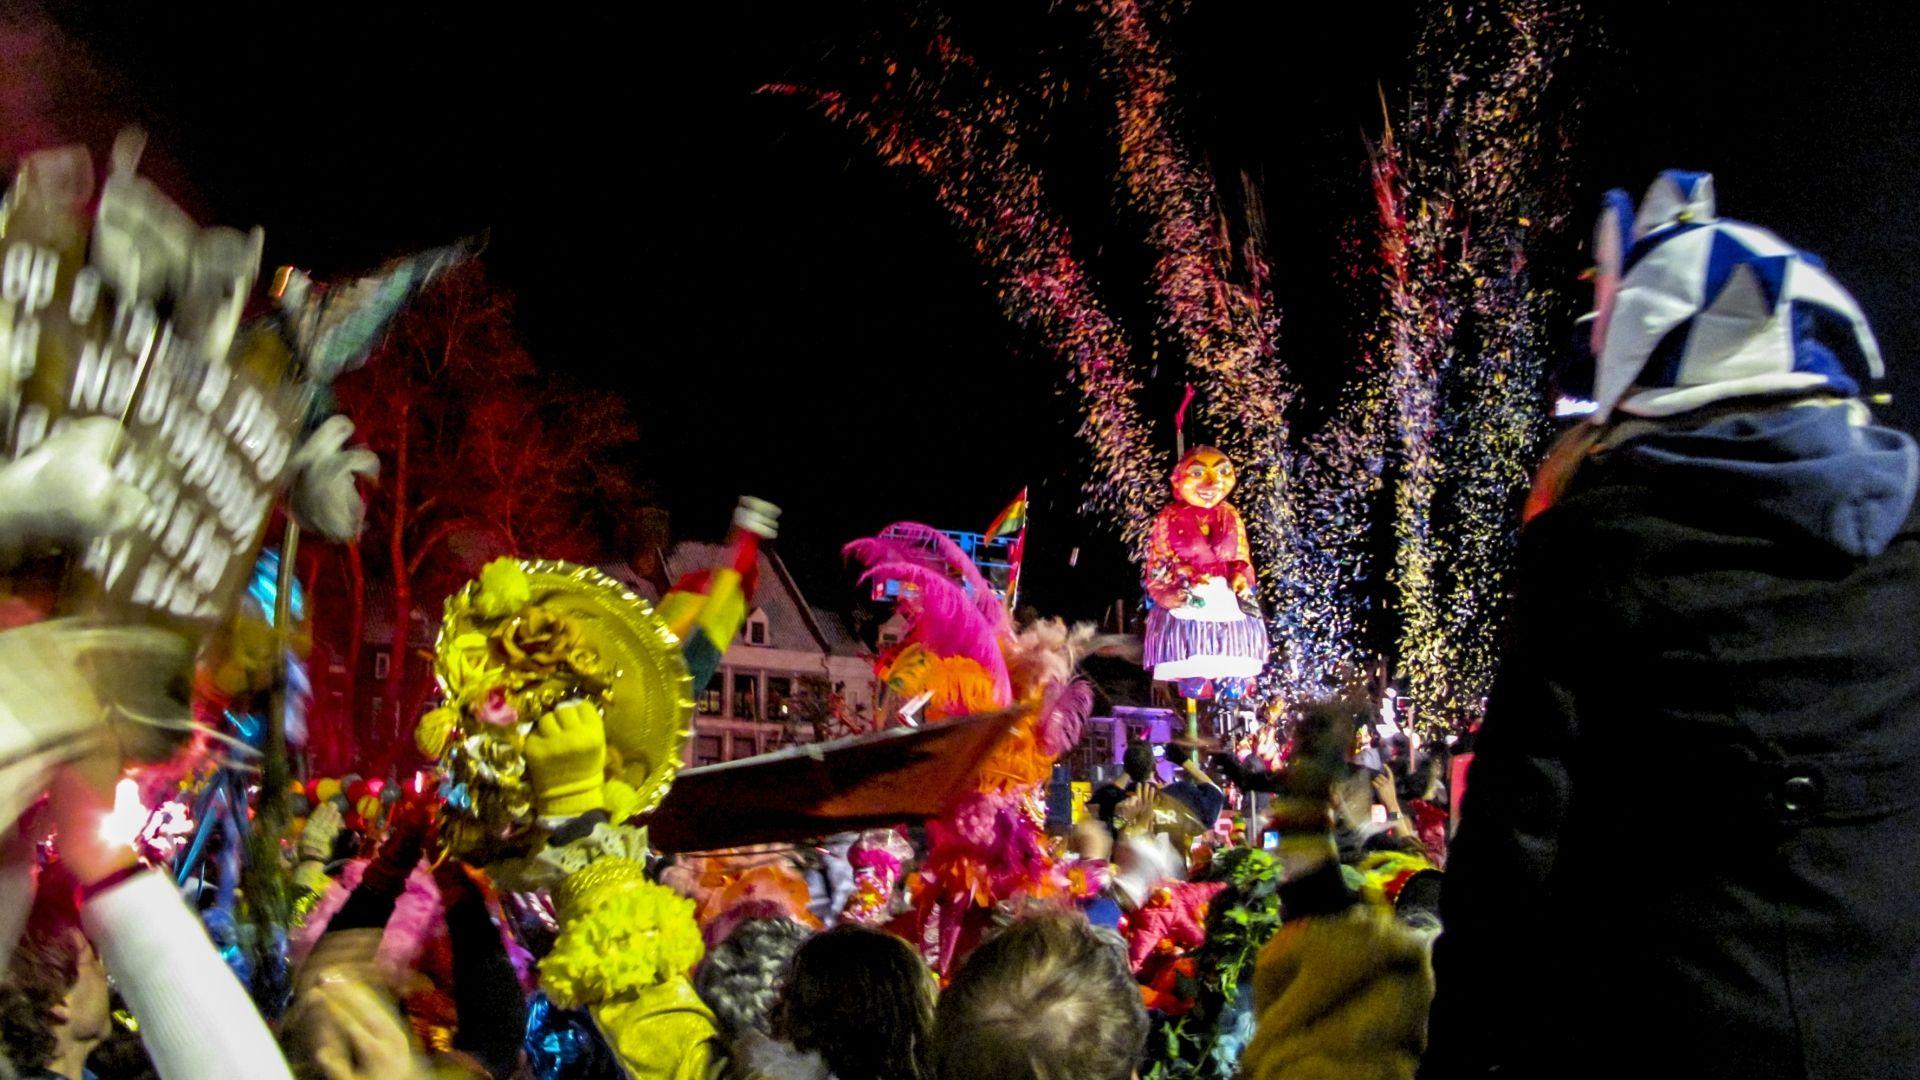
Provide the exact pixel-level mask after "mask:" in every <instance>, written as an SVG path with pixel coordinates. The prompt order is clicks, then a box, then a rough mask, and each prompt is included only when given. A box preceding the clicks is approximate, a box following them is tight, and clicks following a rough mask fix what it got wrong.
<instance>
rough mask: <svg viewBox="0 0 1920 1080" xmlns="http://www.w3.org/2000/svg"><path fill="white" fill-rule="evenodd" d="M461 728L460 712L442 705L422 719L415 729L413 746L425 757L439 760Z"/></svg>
mask: <svg viewBox="0 0 1920 1080" xmlns="http://www.w3.org/2000/svg"><path fill="white" fill-rule="evenodd" d="M459 726H460V713H459V710H457V709H453V708H450V707H448V706H445V705H442V706H441V707H439V708H437V709H434V710H432V711H431V712H429V713H427V714H426V715H425V716H422V717H421V718H420V722H419V723H418V724H415V725H414V728H413V745H414V746H416V747H418V748H419V750H420V754H421V756H423V757H429V758H437V757H439V756H440V754H441V753H442V752H443V751H445V750H446V748H447V743H448V741H450V740H451V739H452V738H453V733H454V731H455V730H456V729H458V728H459Z"/></svg>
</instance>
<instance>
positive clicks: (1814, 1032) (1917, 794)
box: [1421, 403, 1920, 1080]
mask: <svg viewBox="0 0 1920 1080" xmlns="http://www.w3.org/2000/svg"><path fill="white" fill-rule="evenodd" d="M1851 408H1857V407H1850V406H1847V405H1845V404H1838V403H1824V404H1802V405H1799V406H1793V407H1782V408H1775V409H1768V410H1760V411H1752V412H1744V413H1743V412H1731V413H1722V414H1720V415H1717V416H1715V417H1713V418H1710V419H1705V420H1694V421H1690V422H1668V423H1666V424H1663V425H1649V429H1648V430H1647V431H1645V432H1643V433H1641V434H1640V435H1638V436H1637V437H1634V438H1632V439H1629V440H1626V441H1624V442H1623V443H1622V444H1621V445H1618V446H1616V447H1614V448H1613V449H1611V450H1609V451H1607V452H1606V453H1604V454H1602V455H1599V456H1596V457H1594V458H1592V459H1589V461H1588V462H1587V464H1585V465H1583V466H1582V468H1581V470H1580V472H1579V474H1577V475H1576V477H1575V478H1574V480H1573V482H1572V484H1571V485H1570V486H1569V488H1568V490H1567V491H1566V493H1565V494H1564V495H1563V496H1562V498H1561V499H1560V501H1559V502H1558V503H1557V504H1556V505H1554V506H1553V507H1552V508H1551V509H1549V510H1547V511H1546V512H1545V513H1543V514H1541V515H1540V516H1538V517H1537V518H1535V519H1534V521H1533V522H1532V523H1531V524H1530V525H1529V526H1528V527H1527V529H1526V530H1525V532H1524V533H1523V535H1522V538H1521V544H1520V557H1519V566H1518V576H1517V580H1516V582H1515V604H1516V608H1515V612H1514V619H1513V622H1512V624H1511V631H1512V644H1511V647H1510V649H1509V650H1508V652H1507V654H1506V657H1505V659H1504V661H1503V665H1502V668H1501V671H1500V674H1499V677H1498V679H1497V681H1496V684H1495V688H1494V691H1493V693H1492V695H1491V697H1490V699H1489V704H1488V715H1487V719H1486V723H1485V725H1484V727H1483V728H1482V730H1481V732H1480V737H1479V741H1478V744H1477V747H1476V750H1477V753H1476V756H1475V759H1474V762H1473V765H1472V767H1471V772H1470V774H1469V777H1468V783H1467V792H1466V800H1465V802H1464V804H1463V807H1462V818H1461V828H1460V833H1459V836H1458V837H1457V838H1456V842H1455V844H1454V846H1453V848H1452V850H1451V852H1450V854H1449V860H1448V866H1447V874H1446V884H1445V887H1444V893H1443V897H1442V901H1441V916H1442V922H1443V924H1444V930H1443V932H1442V935H1441V937H1440V939H1439V941H1438V943H1437V945H1436V950H1435V969H1436V976H1437V984H1438V993H1437V996H1436V999H1435V1002H1434V1008H1433V1013H1432V1018H1431V1030H1430V1039H1431V1045H1430V1050H1429V1052H1428V1055H1427V1058H1426V1061H1425V1065H1424V1067H1423V1071H1422V1074H1421V1075H1422V1076H1423V1077H1453V1076H1499V1077H1580V1076H1608V1077H1613V1076H1624V1077H1649V1078H1650V1077H1668V1076H1674V1077H1688V1078H1703V1077H1729V1078H1731V1077H1739V1078H1742V1080H1765V1078H1774V1077H1780V1078H1787V1077H1792V1078H1803V1077H1805V1078H1820V1080H1827V1078H1841V1077H1858V1078H1863V1080H1864V1078H1868V1077H1871V1078H1876V1080H1899V1078H1905V1077H1920V521H1917V520H1916V519H1915V516H1914V514H1913V502H1914V488H1915V482H1916V477H1917V476H1920V469H1917V468H1916V454H1915V445H1914V442H1913V440H1911V439H1910V438H1908V437H1907V436H1905V435H1903V434H1900V433H1898V432H1893V431H1890V430H1887V429H1883V428H1877V427H1871V426H1864V425H1862V424H1860V423H1858V422H1854V421H1853V420H1852V419H1851V414H1850V409H1851Z"/></svg>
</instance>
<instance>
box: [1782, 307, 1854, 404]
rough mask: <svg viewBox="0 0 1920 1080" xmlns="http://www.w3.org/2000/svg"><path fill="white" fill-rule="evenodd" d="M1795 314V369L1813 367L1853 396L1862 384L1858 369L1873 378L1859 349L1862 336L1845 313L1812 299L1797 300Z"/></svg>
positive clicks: (1835, 387)
mask: <svg viewBox="0 0 1920 1080" xmlns="http://www.w3.org/2000/svg"><path fill="white" fill-rule="evenodd" d="M1791 307H1792V318H1793V370H1795V371H1810V372H1812V373H1814V374H1816V375H1819V376H1821V377H1822V378H1824V379H1826V380H1827V382H1829V383H1831V384H1832V385H1833V387H1834V389H1836V390H1838V391H1840V392H1841V393H1843V394H1845V395H1847V396H1848V397H1853V396H1855V395H1857V394H1859V393H1860V384H1859V382H1858V381H1856V380H1855V379H1854V377H1853V373H1854V372H1858V373H1859V374H1860V375H1861V376H1862V377H1866V378H1871V377H1872V369H1871V367H1869V365H1868V364H1867V357H1866V355H1865V354H1864V353H1862V352H1861V351H1860V339H1859V338H1858V337H1856V336H1855V335H1854V333H1853V324H1852V323H1851V322H1850V321H1849V320H1848V319H1847V317H1846V316H1844V315H1842V314H1840V313H1839V312H1837V311H1833V310H1831V309H1829V308H1827V307H1825V306H1824V305H1821V304H1816V303H1814V302H1813V301H1811V300H1795V301H1794V302H1793V304H1792V305H1791Z"/></svg>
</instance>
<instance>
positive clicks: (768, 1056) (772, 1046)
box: [733, 1031, 834, 1080]
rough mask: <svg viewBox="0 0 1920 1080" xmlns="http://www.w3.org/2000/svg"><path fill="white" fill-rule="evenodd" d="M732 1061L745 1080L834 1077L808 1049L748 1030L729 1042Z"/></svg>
mask: <svg viewBox="0 0 1920 1080" xmlns="http://www.w3.org/2000/svg"><path fill="white" fill-rule="evenodd" d="M733 1063H734V1065H735V1066H737V1067H738V1068H739V1070H740V1071H741V1072H742V1073H743V1074H745V1076H747V1077H748V1078H749V1080H834V1078H833V1073H832V1072H830V1071H829V1070H828V1069H827V1062H826V1060H825V1059H824V1058H822V1057H821V1056H820V1055H819V1054H816V1053H814V1052H813V1051H811V1050H806V1051H802V1050H797V1049H795V1048H794V1046H793V1044H792V1043H789V1042H785V1041H782V1040H778V1039H770V1038H768V1037H766V1036H765V1035H762V1034H760V1033H759V1032H757V1031H749V1032H747V1033H746V1034H745V1035H743V1036H742V1037H741V1038H740V1039H738V1040H737V1041H736V1042H735V1043H734V1044H733Z"/></svg>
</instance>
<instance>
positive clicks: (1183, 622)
mask: <svg viewBox="0 0 1920 1080" xmlns="http://www.w3.org/2000/svg"><path fill="white" fill-rule="evenodd" d="M1234 480H1235V476H1234V471H1233V462H1231V461H1229V460H1228V459H1227V456H1226V455H1225V454H1222V453H1221V452H1220V451H1218V450H1215V449H1214V448H1213V447H1211V446H1198V447H1195V448H1194V449H1192V450H1190V451H1188V452H1187V454H1186V455H1185V456H1184V457H1182V458H1181V459H1180V464H1179V465H1177V466H1175V467H1174V470H1173V493H1174V496H1175V498H1174V501H1173V502H1171V503H1169V504H1167V506H1166V507H1165V508H1164V509H1162V510H1161V511H1160V513H1159V515H1158V516H1157V517H1155V518H1154V519H1153V533H1152V535H1151V537H1150V538H1149V540H1148V546H1147V560H1146V564H1147V565H1146V590H1147V596H1148V597H1149V598H1150V599H1151V600H1152V601H1153V608H1152V610H1151V611H1149V612H1148V614H1147V639H1146V654H1145V656H1144V658H1143V663H1144V664H1145V666H1146V667H1147V669H1148V670H1150V671H1152V672H1153V677H1154V678H1155V679H1158V680H1161V681H1165V682H1172V683H1175V684H1177V686H1178V689H1179V692H1180V695H1181V696H1182V697H1185V698H1188V699H1189V700H1191V699H1194V698H1197V697H1207V696H1211V694H1212V693H1213V692H1214V691H1215V690H1218V689H1227V690H1233V689H1237V688H1238V685H1239V681H1240V680H1244V679H1250V678H1252V677H1254V676H1255V675H1258V674H1259V673H1260V668H1261V667H1262V666H1263V665H1264V664H1265V663H1266V662H1267V630H1266V627H1265V625H1263V624H1262V623H1261V621H1260V610H1259V604H1258V601H1257V600H1256V599H1255V595H1256V594H1255V591H1254V590H1255V586H1254V576H1253V563H1252V561H1251V559H1250V558H1249V556H1248V553H1247V527H1246V524H1245V523H1244V522H1242V521H1241V520H1240V512H1239V511H1238V510H1235V509H1234V508H1233V507H1232V506H1230V505H1228V503H1227V496H1228V495H1231V494H1232V493H1233V485H1234Z"/></svg>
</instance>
